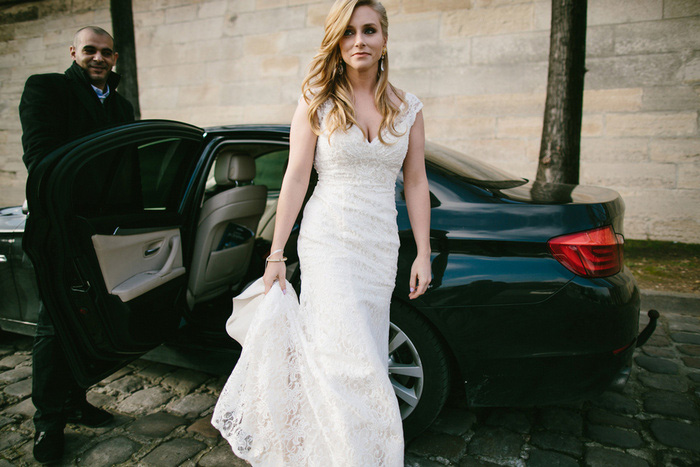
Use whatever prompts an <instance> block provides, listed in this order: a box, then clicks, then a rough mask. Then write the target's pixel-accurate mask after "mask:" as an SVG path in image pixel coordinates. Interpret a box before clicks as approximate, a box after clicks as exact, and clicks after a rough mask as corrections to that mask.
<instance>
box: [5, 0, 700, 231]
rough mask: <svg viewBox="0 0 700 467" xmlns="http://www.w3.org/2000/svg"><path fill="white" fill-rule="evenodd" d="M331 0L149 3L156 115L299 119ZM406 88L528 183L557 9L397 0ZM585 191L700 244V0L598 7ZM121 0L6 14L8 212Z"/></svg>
mask: <svg viewBox="0 0 700 467" xmlns="http://www.w3.org/2000/svg"><path fill="white" fill-rule="evenodd" d="M331 3H332V2H331V1H328V0H133V6H134V21H135V31H136V44H137V61H138V69H139V86H140V93H141V95H140V99H141V109H142V115H143V118H167V119H174V120H183V121H187V122H190V123H194V124H196V125H201V126H206V125H215V124H227V123H250V122H269V123H286V122H288V121H289V120H290V118H291V115H292V113H293V111H294V107H295V104H296V100H297V98H298V96H299V92H300V84H301V80H302V78H303V76H304V73H305V71H306V67H307V65H308V63H309V61H310V59H311V57H312V56H313V55H314V53H315V50H316V48H317V47H318V45H319V44H320V40H321V37H322V27H323V22H324V19H325V16H326V14H327V12H328V10H329V8H330V5H331ZM384 5H385V6H386V8H387V10H388V12H389V16H390V18H389V21H390V28H389V35H390V38H389V59H390V63H391V74H392V81H393V82H394V84H396V85H397V86H398V87H400V88H403V89H407V90H410V91H411V92H413V93H414V94H416V95H418V96H419V97H420V98H421V99H422V100H423V102H424V104H425V110H424V114H425V120H426V132H427V138H428V139H430V140H432V141H435V142H438V143H441V144H444V145H446V146H450V147H453V148H455V149H458V150H460V151H462V152H464V153H465V154H468V155H471V156H473V157H476V158H478V159H481V160H484V161H487V162H490V163H492V164H494V165H497V166H499V167H502V168H504V169H506V170H509V171H511V172H513V173H516V174H518V175H521V176H524V177H526V178H534V175H535V172H536V168H537V157H538V153H539V141H540V137H541V132H542V115H543V109H544V101H545V92H546V85H547V60H548V49H549V25H550V21H551V13H550V11H551V2H550V1H549V0H386V1H384ZM588 5H589V8H588V25H589V27H588V32H587V59H586V66H587V69H588V73H587V75H586V80H585V86H586V87H585V95H584V116H583V129H582V156H581V159H582V160H581V182H582V183H586V184H595V185H602V186H607V187H611V188H613V189H616V190H618V191H619V192H620V193H622V195H623V198H624V199H625V201H626V204H627V215H626V235H627V236H628V237H629V238H652V239H665V240H675V241H683V242H700V207H698V206H700V132H699V131H698V110H699V109H700V2H698V1H697V0H589V1H588ZM86 24H97V25H99V26H102V27H104V28H106V29H108V30H110V29H111V27H110V16H109V2H108V1H107V0H98V1H91V2H88V1H86V0H72V1H71V0H44V1H37V2H28V3H24V4H20V5H14V6H6V7H4V8H3V7H0V83H1V84H0V205H8V204H18V203H20V202H21V201H22V199H23V189H24V180H25V177H26V172H25V170H24V167H23V165H22V162H21V152H22V151H21V146H20V134H21V133H20V127H19V121H18V117H17V104H18V102H19V97H20V94H21V91H22V86H23V84H24V81H25V80H26V78H27V77H28V76H29V75H31V74H32V73H38V72H48V71H61V70H64V69H65V68H67V67H68V65H70V58H69V56H68V45H69V43H70V40H71V38H72V34H73V32H74V31H75V30H76V29H77V28H78V27H80V26H83V25H86Z"/></svg>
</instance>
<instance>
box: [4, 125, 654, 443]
mask: <svg viewBox="0 0 700 467" xmlns="http://www.w3.org/2000/svg"><path fill="white" fill-rule="evenodd" d="M288 153H289V127H288V126H282V125H237V126H227V127H217V128H209V129H206V130H203V129H200V128H197V127H194V126H190V125H187V124H184V123H179V122H170V121H141V122H137V123H132V124H128V125H124V126H120V127H116V128H114V129H110V130H106V131H102V132H100V133H96V134H94V135H91V136H89V137H86V138H83V139H81V140H78V141H75V142H73V143H71V144H68V145H66V146H64V147H63V148H61V149H59V150H56V151H55V152H53V153H51V154H50V155H49V156H48V157H46V158H45V159H44V160H43V161H42V162H41V163H40V165H38V166H37V168H36V169H35V170H34V172H33V174H32V176H31V177H30V178H29V180H28V184H27V188H28V189H27V195H28V205H29V207H30V211H31V214H30V215H31V217H32V222H31V223H30V224H29V226H30V227H29V228H28V229H27V230H26V231H25V229H24V226H25V214H24V213H23V210H22V208H19V207H15V208H6V209H3V210H1V211H0V235H1V236H2V238H1V239H0V240H1V243H0V262H1V264H0V276H1V277H2V280H1V281H0V287H1V290H0V293H1V294H2V297H3V298H2V303H1V305H0V327H2V329H4V330H6V331H12V332H20V333H25V334H31V333H33V323H35V322H36V319H37V307H38V302H37V297H38V290H37V285H36V284H37V283H38V289H39V290H41V295H42V296H43V297H44V299H45V300H46V301H47V302H49V306H48V309H49V310H50V311H52V312H54V313H56V314H54V315H52V318H53V320H54V322H55V325H56V327H57V328H58V330H59V333H60V335H61V338H62V341H63V343H64V344H65V347H66V351H67V354H68V356H69V359H70V363H71V366H72V368H73V370H74V372H75V374H76V377H77V378H78V380H79V381H80V383H81V384H84V385H89V384H93V383H95V382H97V381H99V380H100V379H102V378H104V377H105V376H107V375H109V374H110V373H112V372H114V371H115V370H116V369H117V368H119V367H121V366H123V365H124V364H126V363H127V362H129V361H131V360H134V359H136V358H139V357H141V356H142V355H144V354H145V353H147V352H149V351H150V353H149V354H148V357H147V358H152V359H156V360H159V361H165V362H168V363H175V364H178V365H183V366H190V367H194V368H197V369H200V370H208V371H223V372H226V371H230V370H231V368H232V367H233V365H234V363H235V361H236V358H237V356H238V354H239V353H240V347H239V346H238V345H237V344H236V343H235V342H234V341H232V340H231V339H229V338H228V337H227V336H226V335H225V332H224V323H225V320H226V318H227V317H228V315H229V314H230V311H231V297H232V296H234V295H235V294H237V293H238V292H240V291H241V290H242V288H243V287H244V286H245V285H246V284H248V283H249V282H250V281H252V280H254V279H255V278H257V277H259V276H260V275H261V274H262V271H263V267H264V258H265V256H266V255H267V254H268V252H269V247H270V241H271V236H272V231H273V228H274V212H275V206H276V201H277V197H278V195H279V189H280V184H281V181H282V176H283V174H284V170H285V167H286V162H287V157H288ZM241 158H243V159H246V158H247V159H249V158H252V159H254V161H255V166H256V172H255V174H254V175H244V174H242V173H240V171H239V170H238V169H237V167H238V164H239V162H240V161H241V160H242V159H241ZM426 164H427V170H428V178H429V182H430V199H431V208H432V209H431V231H430V232H431V246H432V251H433V253H432V272H433V281H432V284H431V288H430V290H429V291H428V292H427V293H426V294H425V295H424V296H422V297H420V298H418V299H416V300H414V301H410V300H408V282H409V281H408V276H409V271H410V266H411V263H412V261H413V258H414V255H415V243H414V240H413V237H412V233H411V230H410V225H409V221H408V215H407V211H406V203H405V200H404V196H403V188H402V187H403V185H402V179H401V177H399V178H398V180H397V183H396V204H397V210H398V226H399V231H400V238H401V247H400V252H399V269H398V276H397V279H396V289H395V292H394V298H393V301H392V309H391V333H390V345H389V356H388V358H389V373H390V377H391V381H392V383H393V384H394V388H395V390H396V395H397V397H398V399H399V402H400V407H401V411H402V415H403V418H404V423H405V427H406V435H407V437H411V436H413V435H415V434H416V433H418V432H419V431H421V430H422V429H424V428H425V427H426V426H427V425H428V424H429V423H430V422H431V421H432V420H433V419H434V418H435V416H436V415H437V414H438V412H439V411H440V409H441V407H442V406H443V404H444V402H445V399H446V397H447V395H448V392H450V390H451V389H455V388H459V389H460V390H461V391H463V394H464V397H465V398H466V401H467V403H468V404H470V405H472V406H502V405H510V406H512V405H533V404H544V403H553V402H562V401H567V400H573V399H580V398H583V397H588V396H592V395H595V394H597V393H600V392H602V391H603V390H605V389H606V388H608V387H610V386H611V384H618V385H620V384H624V382H625V381H626V379H627V375H628V374H629V371H630V366H631V358H632V353H633V351H634V348H635V346H639V345H641V344H642V343H643V342H642V341H643V340H645V339H646V337H647V336H643V337H641V338H638V317H639V303H640V299H639V291H638V289H637V287H636V285H635V282H634V279H633V277H632V275H631V274H630V272H629V271H628V270H627V269H626V268H625V267H624V264H623V243H624V241H623V237H622V223H623V213H624V204H623V202H622V199H621V198H620V196H619V195H618V194H617V193H616V192H614V191H612V190H608V189H604V188H597V187H585V186H580V185H553V184H539V183H533V182H528V181H527V180H525V179H522V178H519V177H515V176H512V175H509V174H507V173H504V172H502V171H500V170H498V169H495V168H493V167H491V166H488V165H487V164H484V163H481V162H478V161H476V160H474V159H471V158H469V157H467V156H464V155H461V154H458V153H455V152H453V151H451V150H448V149H446V148H443V147H440V146H438V145H433V144H428V145H427V146H426ZM312 189H313V183H312V186H311V187H310V189H309V193H311V191H312ZM297 232H298V224H297V226H296V227H295V229H294V230H293V232H292V236H291V237H290V241H289V243H288V245H287V249H286V250H285V251H286V252H287V254H288V256H289V257H290V261H289V263H288V277H289V278H290V280H291V282H292V283H293V284H294V285H295V287H296V288H297V290H299V288H300V287H303V284H301V283H300V278H299V268H298V258H297V257H296V255H295V251H296V234H297ZM22 244H24V245H22ZM23 247H24V249H26V250H27V251H28V254H29V257H30V258H31V262H30V261H29V259H28V258H27V256H26V255H25V254H24V253H23ZM32 263H33V264H34V266H35V267H36V274H35V271H34V268H33V267H32ZM35 277H36V280H35ZM654 323H655V320H653V319H652V320H651V322H650V328H649V329H648V331H651V330H653V326H654ZM645 334H646V335H648V334H649V332H647V333H645ZM162 343H166V344H165V345H161V344H162ZM153 349H155V350H153Z"/></svg>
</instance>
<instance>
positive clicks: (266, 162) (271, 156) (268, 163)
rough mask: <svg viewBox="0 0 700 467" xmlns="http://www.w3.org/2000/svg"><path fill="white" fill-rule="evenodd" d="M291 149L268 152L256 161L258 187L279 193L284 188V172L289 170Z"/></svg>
mask: <svg viewBox="0 0 700 467" xmlns="http://www.w3.org/2000/svg"><path fill="white" fill-rule="evenodd" d="M287 159H289V149H288V148H285V149H282V150H279V151H273V152H268V153H267V154H263V155H262V156H259V157H258V158H257V159H255V180H254V181H253V183H255V184H256V185H265V186H266V187H267V191H268V192H273V191H279V190H280V188H281V187H282V178H283V177H284V170H285V169H286V168H287Z"/></svg>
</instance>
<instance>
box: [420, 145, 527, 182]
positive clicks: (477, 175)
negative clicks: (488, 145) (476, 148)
mask: <svg viewBox="0 0 700 467" xmlns="http://www.w3.org/2000/svg"><path fill="white" fill-rule="evenodd" d="M425 159H426V161H427V162H428V164H430V165H433V166H436V167H438V168H440V169H442V170H443V171H444V172H446V173H449V174H451V175H455V176H457V177H458V178H461V179H463V180H466V181H468V182H469V183H473V184H475V185H478V186H482V187H484V188H499V189H504V188H514V187H516V186H520V185H524V184H526V183H527V179H525V178H522V177H516V176H515V175H512V174H509V173H508V172H505V171H503V170H501V169H499V168H496V167H494V166H492V165H490V164H487V163H485V162H481V161H478V160H476V159H474V158H473V157H470V156H467V155H465V154H462V153H459V152H457V151H454V150H452V149H449V148H446V147H444V146H440V145H439V144H435V143H430V142H426V143H425Z"/></svg>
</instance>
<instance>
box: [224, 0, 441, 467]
mask: <svg viewBox="0 0 700 467" xmlns="http://www.w3.org/2000/svg"><path fill="white" fill-rule="evenodd" d="M387 39H388V20H387V14H386V10H385V9H384V7H383V6H382V5H381V3H379V2H377V1H375V0H338V1H336V2H335V3H334V5H333V6H332V8H331V11H330V13H329V15H328V18H327V19H326V25H325V34H324V37H323V41H322V43H321V47H320V50H319V52H318V54H317V55H316V56H315V57H314V59H313V61H312V63H311V66H310V71H309V74H308V75H307V77H306V78H305V79H304V81H303V84H302V97H301V98H300V99H299V105H298V107H297V109H296V112H295V114H294V117H293V120H292V125H291V133H290V153H289V164H288V168H287V171H286V173H285V176H284V182H283V184H282V189H281V193H280V197H279V203H278V206H277V216H276V225H275V233H274V237H273V241H272V247H271V254H270V256H269V257H268V263H267V267H266V269H265V273H264V275H263V281H264V284H265V293H266V294H267V295H266V297H265V299H264V300H263V302H262V305H260V308H259V309H258V310H257V312H256V315H255V318H254V320H253V323H252V324H251V326H250V328H249V330H248V334H247V335H246V339H245V345H244V348H243V352H242V354H241V357H240V359H239V361H238V363H237V365H236V368H235V369H234V370H233V372H232V374H231V376H230V378H229V380H228V382H227V383H226V385H225V387H224V389H223V390H222V393H221V396H220V397H219V401H218V402H217V405H216V408H215V411H214V415H213V416H212V424H213V425H214V426H215V427H217V428H218V429H219V430H220V431H221V433H222V435H223V436H224V437H225V438H226V439H227V440H228V441H229V443H230V444H231V447H232V449H233V452H234V453H235V454H236V455H237V456H239V457H241V458H243V459H245V460H247V461H249V462H250V463H251V464H253V465H262V466H277V465H289V466H324V467H325V466H357V467H359V466H374V465H377V466H402V465H403V450H404V445H403V432H402V426H401V415H400V413H399V407H398V402H397V400H396V397H395V395H394V393H393V390H392V386H391V383H390V381H389V377H388V374H387V365H388V362H387V355H388V336H389V305H390V301H391V297H392V293H393V291H394V287H395V280H396V270H397V259H398V248H399V237H398V229H397V224H396V214H397V212H396V206H395V183H396V177H397V175H398V173H399V171H400V170H402V169H403V178H404V191H405V197H406V204H407V207H408V213H409V218H410V221H411V227H412V230H413V235H414V238H415V242H416V246H417V252H418V253H417V256H416V258H415V261H414V263H413V266H412V269H411V275H410V283H409V290H410V293H409V295H408V297H407V298H409V299H414V298H416V297H419V296H420V295H422V294H423V293H425V291H426V290H427V287H428V284H429V283H430V242H429V226H430V202H429V195H428V181H427V177H426V173H425V162H424V152H423V151H424V138H425V137H424V128H423V115H422V112H421V108H422V103H421V102H420V101H419V100H418V98H416V97H415V96H414V95H412V94H410V93H407V92H403V91H401V90H399V89H397V88H395V87H394V86H392V85H391V83H390V82H389V79H388V75H389V58H388V52H387ZM312 167H314V168H315V169H316V171H317V173H318V183H317V185H316V187H315V189H314V193H313V195H312V197H311V198H310V200H309V201H308V203H307V204H306V207H305V208H304V216H303V220H302V224H301V230H300V233H299V241H298V253H299V260H300V268H301V280H302V289H301V293H300V303H297V301H296V296H295V294H294V292H293V290H292V289H291V287H288V282H287V281H286V280H285V263H284V260H285V258H284V247H285V244H286V242H287V239H288V237H289V235H290V232H291V229H292V226H293V224H294V222H295V220H296V218H297V215H298V213H299V210H300V209H301V206H302V203H303V200H304V196H305V193H306V191H307V188H308V184H309V177H310V173H311V169H312ZM268 292H269V293H268ZM287 292H291V293H288V294H287ZM284 294H286V295H284Z"/></svg>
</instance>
